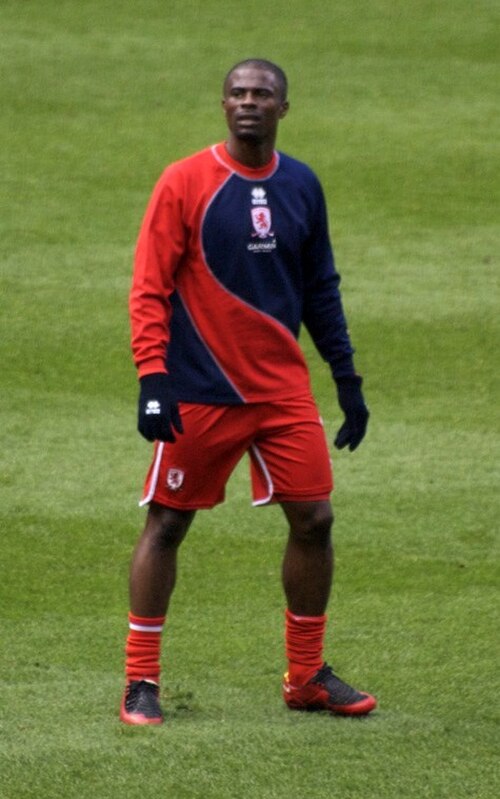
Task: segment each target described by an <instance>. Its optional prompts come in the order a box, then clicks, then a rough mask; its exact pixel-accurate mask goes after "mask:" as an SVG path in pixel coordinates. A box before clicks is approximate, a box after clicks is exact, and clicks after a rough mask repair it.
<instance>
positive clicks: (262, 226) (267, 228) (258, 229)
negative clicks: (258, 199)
mask: <svg viewBox="0 0 500 799" xmlns="http://www.w3.org/2000/svg"><path fill="white" fill-rule="evenodd" d="M251 214H252V223H253V229H254V233H252V236H258V237H259V239H267V237H268V236H273V235H274V234H273V233H271V209H270V208H263V207H262V206H260V207H257V208H251Z"/></svg>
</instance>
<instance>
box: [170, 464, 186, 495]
mask: <svg viewBox="0 0 500 799" xmlns="http://www.w3.org/2000/svg"><path fill="white" fill-rule="evenodd" d="M183 482H184V472H183V471H182V469H169V470H168V472H167V485H168V487H169V488H170V489H171V490H172V491H178V490H179V488H180V487H181V486H182V484H183Z"/></svg>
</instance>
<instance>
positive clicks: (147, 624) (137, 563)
mask: <svg viewBox="0 0 500 799" xmlns="http://www.w3.org/2000/svg"><path fill="white" fill-rule="evenodd" d="M193 517H194V512H193V511H178V510H173V509H172V508H167V507H165V506H163V505H159V504H158V503H154V502H153V503H151V505H150V506H149V511H148V517H147V520H146V525H145V527H144V531H143V533H142V536H141V538H140V539H139V542H138V544H137V546H136V549H135V552H134V556H133V558H132V566H131V569H130V614H129V625H130V629H129V633H128V637H127V643H126V646H125V653H126V662H125V674H126V678H127V686H126V690H125V694H124V697H123V701H122V706H121V710H120V718H121V720H122V721H123V722H125V723H126V724H141V725H142V724H161V723H162V721H163V712H162V709H161V707H160V704H159V679H160V647H161V634H162V629H163V623H164V621H165V616H166V612H167V608H168V603H169V600H170V597H171V595H172V592H173V590H174V587H175V578H176V568H177V550H178V548H179V545H180V544H181V542H182V541H183V539H184V537H185V535H186V533H187V531H188V529H189V525H190V524H191V522H192V520H193Z"/></svg>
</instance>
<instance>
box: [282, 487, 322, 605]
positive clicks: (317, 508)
mask: <svg viewBox="0 0 500 799" xmlns="http://www.w3.org/2000/svg"><path fill="white" fill-rule="evenodd" d="M281 507H282V508H283V511H284V513H285V516H286V518H287V520H288V523H289V525H290V531H289V535H288V542H287V545H286V549H285V556H284V559H283V571H282V577H283V588H284V590H285V595H286V598H287V602H288V609H289V611H290V612H291V613H293V614H295V615H297V616H322V615H323V614H324V613H325V610H326V606H327V604H328V598H329V596H330V589H331V585H332V579H333V567H334V559H333V545H332V536H331V529H332V524H333V512H332V507H331V504H330V502H329V501H328V500H322V501H319V502H283V503H282V505H281Z"/></svg>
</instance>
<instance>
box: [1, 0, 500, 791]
mask: <svg viewBox="0 0 500 799" xmlns="http://www.w3.org/2000/svg"><path fill="white" fill-rule="evenodd" d="M0 17H1V34H2V51H1V55H0V58H1V61H2V82H1V84H0V93H1V100H2V115H1V121H0V167H1V170H2V178H3V180H2V184H1V187H0V192H1V198H2V214H1V215H0V230H1V235H2V259H1V272H0V280H1V288H0V311H1V313H0V355H1V370H2V371H1V381H2V390H1V392H0V413H1V429H2V448H1V451H0V496H1V504H0V517H1V520H0V525H1V529H2V555H1V559H0V562H1V574H0V611H1V617H2V632H1V646H0V674H1V695H2V700H1V707H2V709H1V710H0V761H1V762H0V795H1V796H2V799H3V797H5V799H28V798H31V797H37V798H38V797H42V799H87V797H92V798H93V799H96V798H98V799H108V797H109V799H118V797H127V799H135V798H136V797H140V799H150V797H151V799H153V797H157V796H158V795H159V794H162V795H166V796H171V797H174V799H198V798H199V799H240V797H241V799H257V798H259V799H302V797H305V796H308V797H311V799H323V797H325V799H326V798H327V797H328V799H330V798H331V797H341V798H342V799H351V798H352V799H361V798H362V799H367V798H370V797H371V799H403V798H404V799H407V798H409V799H422V797H430V798H431V799H444V798H446V799H448V797H449V799H462V798H463V799H466V798H467V799H492V797H494V796H496V795H497V794H498V775H497V774H496V773H495V768H494V764H495V760H494V758H495V754H496V752H495V744H496V740H497V738H496V737H495V736H497V737H498V713H497V710H496V706H497V701H496V694H497V692H498V679H497V671H498V667H497V663H498V654H499V653H498V646H497V644H496V640H497V638H496V637H495V634H496V631H497V629H498V613H497V610H496V608H497V603H498V577H499V572H498V518H499V512H500V508H499V502H498V496H497V495H498V483H499V470H498V434H499V413H498V388H499V386H498V367H497V365H496V363H495V356H496V355H497V352H498V343H499V336H498V318H499V303H498V249H499V246H498V245H499V227H498V216H499V213H498V212H499V203H498V181H497V175H498V161H499V158H498V149H497V147H498V146H497V126H496V124H495V111H496V86H497V85H498V82H499V74H498V72H499V70H498V60H497V53H496V47H497V44H496V42H497V39H498V10H497V8H496V4H493V3H492V2H487V0H481V1H480V2H478V3H475V4H473V5H471V4H470V3H465V1H464V0H456V2H451V0H444V1H443V2H440V3H438V2H431V1H430V0H421V1H420V2H417V3H413V4H409V3H403V2H400V1H398V0H396V1H392V2H389V0H377V2H367V1H365V0H353V2H345V1H344V0H342V1H340V2H336V3H334V4H328V3H324V2H323V0H321V2H320V0H311V2H308V3H307V4H305V3H298V2H292V3H290V2H284V1H283V0H276V2H274V3H272V4H269V3H264V2H262V0H256V2H255V3H254V4H252V5H251V6H243V5H242V4H241V3H240V2H236V0H222V2H215V0H208V1H207V2H206V3H203V4H202V3H197V2H192V1H190V2H188V1H187V0H185V1H184V2H181V0H171V1H170V2H169V3H162V2H159V0H148V1H147V2H138V3H132V2H129V1H128V0H126V1H125V2H121V3H118V2H96V1H95V0H89V2H80V3H77V2H75V1H74V0H62V2H55V1H54V0H46V2H44V3H37V2H34V0H24V2H22V3H19V2H14V1H13V0H11V1H10V2H9V0H4V2H3V3H2V8H1V11H0ZM254 54H257V55H262V56H264V57H269V58H272V59H275V60H277V61H278V62H279V63H281V64H282V65H283V66H284V68H285V70H286V71H287V72H288V74H289V78H290V84H291V98H290V99H291V111H290V114H289V115H288V117H287V119H286V120H284V122H283V125H282V129H281V133H280V140H279V146H280V147H281V148H282V149H284V150H286V151H289V152H290V153H292V154H294V155H296V156H297V157H299V158H302V159H304V160H306V161H308V162H309V163H311V164H312V166H313V167H314V168H315V169H316V171H317V172H318V174H319V175H320V177H321V179H322V182H323V184H324V187H325V191H326V193H327V198H328V203H329V209H330V215H331V229H332V234H333V237H334V241H335V246H336V255H337V261H338V266H339V268H340V271H341V272H342V274H343V277H344V283H343V286H344V299H345V305H346V308H347V312H348V316H349V320H350V327H351V331H352V335H353V339H354V342H355V344H356V347H357V363H358V367H359V369H360V371H361V372H362V373H363V374H364V375H365V386H366V395H367V399H368V402H369V405H370V408H371V411H372V418H371V423H370V430H369V435H368V436H367V439H366V441H365V442H364V443H363V445H362V447H361V448H360V450H359V451H358V452H356V453H355V454H353V455H350V454H348V453H345V452H342V453H337V454H335V455H334V461H335V475H336V493H335V498H334V499H335V510H336V517H337V520H336V531H335V536H336V549H337V576H336V582H335V587H334V594H333V597H332V604H331V610H330V626H329V630H328V641H327V653H328V657H329V658H330V659H331V660H332V661H333V662H334V664H335V666H336V668H337V669H338V670H339V672H340V673H341V674H343V675H345V676H346V678H348V679H349V680H352V681H353V682H354V683H355V684H356V685H359V686H360V687H362V688H364V687H366V688H367V689H368V690H371V691H373V692H374V693H376V694H377V696H378V698H379V700H380V709H379V710H378V711H377V712H376V714H374V715H373V717H371V718H368V719H365V720H349V719H338V718H330V717H327V718H325V717H321V716H319V717H318V716H314V715H306V716H302V715H300V714H291V713H289V712H288V711H286V709H285V708H284V706H283V705H282V702H281V699H280V676H281V672H282V670H283V666H284V663H283V610H284V607H283V598H282V593H281V588H280V561H281V554H282V550H283V545H284V539H285V529H284V524H283V520H282V517H281V513H280V510H279V509H278V508H270V509H252V508H251V507H250V506H249V483H248V476H247V471H246V464H242V465H241V466H240V467H238V469H237V471H236V472H235V474H234V476H233V478H232V480H231V483H230V486H229V491H228V499H227V502H226V503H225V505H223V506H221V507H219V508H217V509H215V510H214V511H211V512H209V513H207V512H205V513H200V514H199V516H198V518H197V521H196V524H195V526H194V528H193V530H192V531H191V533H190V535H189V538H188V540H187V541H186V543H185V544H184V545H183V550H182V558H181V565H180V580H179V585H178V589H177V591H176V594H175V596H174V599H173V602H172V607H171V612H170V615H169V621H168V631H167V634H166V636H165V648H164V657H163V661H164V672H165V679H164V692H165V705H166V706H167V708H168V715H169V719H168V722H167V723H166V724H165V725H164V726H163V727H162V728H161V729H155V730H151V729H144V730H143V729H138V730H135V729H129V728H126V727H123V726H121V725H120V724H119V723H118V721H117V708H118V705H119V701H120V694H121V689H122V674H123V657H122V653H123V646H124V638H125V633H126V613H127V585H126V583H127V571H128V564H129V559H130V554H131V550H132V547H133V545H134V542H135V539H136V537H137V534H138V532H139V530H140V527H141V525H142V520H143V512H142V511H140V510H139V509H138V508H137V507H136V498H137V496H138V494H139V492H140V488H141V484H142V479H143V476H144V471H145V469H146V467H147V465H148V461H149V455H150V452H149V447H148V446H147V445H146V444H145V442H143V441H142V440H141V439H140V438H139V436H138V435H137V434H136V433H135V413H136V409H135V403H136V392H137V389H136V381H135V375H134V371H133V368H132V365H131V358H130V352H129V342H128V320H127V291H128V286H129V283H130V274H131V261H132V254H133V248H134V243H135V238H136V234H137V230H138V226H139V223H140V219H141V216H142V213H143V211H144V207H145V204H146V201H147V198H148V196H149V193H150V191H151V188H152V185H153V182H154V180H155V179H156V177H157V176H158V175H159V173H160V172H161V170H162V168H163V166H164V165H165V164H166V163H168V162H169V161H170V160H172V159H174V158H177V157H181V156H183V155H186V154H188V153H189V152H191V151H193V150H195V149H198V148H201V147H203V146H205V145H206V144H208V143H210V142H212V141H216V140H218V139H220V138H222V137H223V135H224V127H223V121H222V116H221V113H220V110H219V108H218V98H219V92H220V83H221V79H222V76H223V74H224V73H225V71H226V70H227V68H228V67H229V66H230V65H231V64H232V63H234V62H235V61H237V60H239V59H240V58H243V57H246V56H248V55H254ZM303 343H304V347H305V348H306V350H307V353H308V354H309V356H310V361H311V364H312V377H313V383H314V387H315V391H316V394H317V397H318V401H319V403H320V406H321V410H322V414H323V416H324V419H325V423H326V426H327V429H328V432H329V435H331V436H333V434H334V432H335V430H336V429H337V427H338V425H339V423H340V418H339V412H338V409H337V407H336V403H335V401H334V400H333V396H334V393H333V388H332V386H331V381H330V379H329V377H328V373H327V369H326V368H325V367H324V365H322V364H321V363H320V362H319V360H318V358H317V356H316V355H315V353H314V351H313V347H312V345H311V343H310V341H309V340H308V339H307V337H304V342H303Z"/></svg>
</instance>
